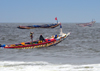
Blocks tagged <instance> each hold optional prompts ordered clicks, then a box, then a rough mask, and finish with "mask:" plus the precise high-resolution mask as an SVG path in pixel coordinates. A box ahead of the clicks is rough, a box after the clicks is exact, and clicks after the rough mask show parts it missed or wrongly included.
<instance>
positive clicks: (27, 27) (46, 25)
mask: <svg viewBox="0 0 100 71" xmlns="http://www.w3.org/2000/svg"><path fill="white" fill-rule="evenodd" d="M57 26H59V23H55V24H44V25H32V26H18V27H17V28H19V29H34V28H55V27H57Z"/></svg>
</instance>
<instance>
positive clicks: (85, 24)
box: [76, 21, 96, 27]
mask: <svg viewBox="0 0 100 71" xmlns="http://www.w3.org/2000/svg"><path fill="white" fill-rule="evenodd" d="M95 22H96V21H91V22H89V23H80V24H76V25H78V26H80V27H86V26H88V27H91V26H92V25H93V24H94V23H95Z"/></svg>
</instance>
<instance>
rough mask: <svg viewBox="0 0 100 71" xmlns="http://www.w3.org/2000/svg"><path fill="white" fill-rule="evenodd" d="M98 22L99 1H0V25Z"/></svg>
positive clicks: (99, 20) (99, 16)
mask: <svg viewBox="0 0 100 71" xmlns="http://www.w3.org/2000/svg"><path fill="white" fill-rule="evenodd" d="M55 17H57V18H58V21H59V22H62V23H78V22H79V23H80V22H90V21H92V19H95V21H96V22H100V0H0V23H54V22H56V21H55Z"/></svg>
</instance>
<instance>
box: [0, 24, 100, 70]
mask: <svg viewBox="0 0 100 71" xmlns="http://www.w3.org/2000/svg"><path fill="white" fill-rule="evenodd" d="M37 24H43V23H0V44H6V45H7V44H15V43H21V42H28V41H31V40H30V32H34V38H33V40H38V39H39V36H40V34H42V35H43V36H44V38H46V37H51V36H52V35H55V34H59V33H60V26H58V27H56V28H53V29H51V28H35V29H18V28H17V26H19V25H23V26H29V25H37ZM76 24H77V23H62V30H63V33H68V32H71V34H70V35H69V36H68V37H67V38H66V39H65V40H64V41H62V42H61V43H59V44H57V45H56V46H51V47H44V48H34V49H4V48H0V71H100V23H95V24H93V25H92V26H91V27H88V26H87V27H79V26H78V25H76Z"/></svg>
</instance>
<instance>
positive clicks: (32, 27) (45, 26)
mask: <svg viewBox="0 0 100 71" xmlns="http://www.w3.org/2000/svg"><path fill="white" fill-rule="evenodd" d="M55 20H57V17H56V18H55ZM59 25H60V23H58V20H57V23H52V24H43V25H31V26H18V27H17V28H19V29H34V28H55V27H57V26H59Z"/></svg>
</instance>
